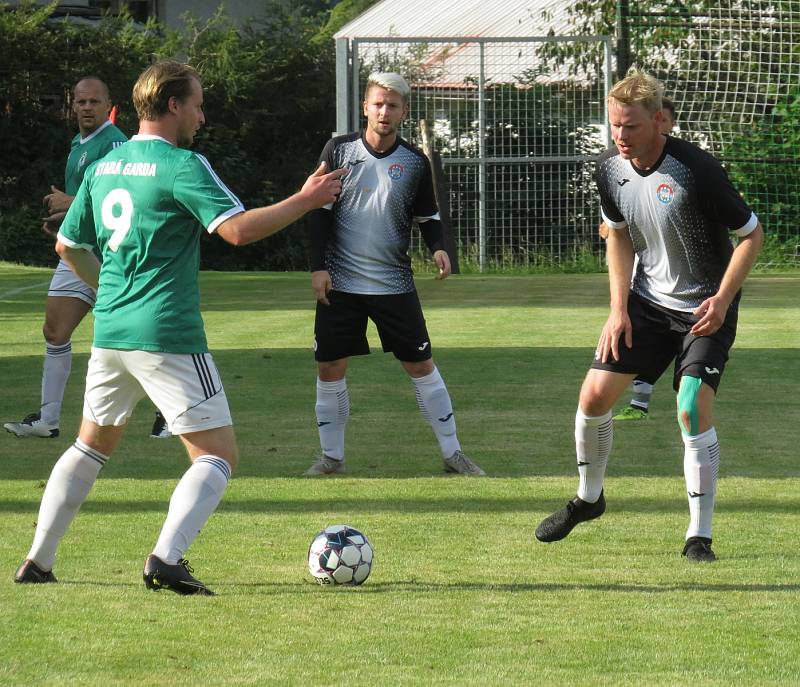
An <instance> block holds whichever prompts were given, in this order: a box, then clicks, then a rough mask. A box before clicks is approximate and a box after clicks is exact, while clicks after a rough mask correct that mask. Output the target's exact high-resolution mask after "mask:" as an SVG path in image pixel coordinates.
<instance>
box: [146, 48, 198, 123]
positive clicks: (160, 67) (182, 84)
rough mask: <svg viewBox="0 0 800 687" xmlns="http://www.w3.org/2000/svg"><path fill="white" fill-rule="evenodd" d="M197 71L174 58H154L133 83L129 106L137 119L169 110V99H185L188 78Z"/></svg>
mask: <svg viewBox="0 0 800 687" xmlns="http://www.w3.org/2000/svg"><path fill="white" fill-rule="evenodd" d="M193 79H194V80H196V81H197V82H198V83H199V82H200V75H199V74H198V73H197V71H196V70H195V69H194V67H190V66H189V65H188V64H182V63H181V62H176V61H175V60H161V61H160V62H154V63H153V64H151V65H150V66H149V67H148V68H147V69H145V70H144V71H143V72H142V73H141V74H140V75H139V78H138V79H136V83H135V84H134V85H133V106H134V107H135V108H136V114H137V115H139V119H140V120H144V121H155V120H157V119H160V118H161V117H163V116H164V115H165V114H167V112H169V99H170V98H177V99H178V100H185V99H186V98H187V97H188V96H189V95H190V94H191V92H192V80H193Z"/></svg>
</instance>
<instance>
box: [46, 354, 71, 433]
mask: <svg viewBox="0 0 800 687" xmlns="http://www.w3.org/2000/svg"><path fill="white" fill-rule="evenodd" d="M71 370H72V342H71V341H67V343H65V344H63V345H61V346H53V345H52V344H49V343H46V344H45V354H44V367H43V368H42V407H41V414H42V420H44V421H45V422H46V423H48V424H50V425H55V426H56V427H57V426H58V423H59V418H60V417H61V403H62V401H63V400H64V389H66V388H67V380H68V379H69V373H70V371H71Z"/></svg>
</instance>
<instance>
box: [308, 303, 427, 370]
mask: <svg viewBox="0 0 800 687" xmlns="http://www.w3.org/2000/svg"><path fill="white" fill-rule="evenodd" d="M328 300H329V301H330V305H323V304H322V303H319V302H318V303H317V316H316V320H315V322H314V358H315V359H316V360H318V361H320V362H327V361H331V360H339V359H340V358H349V357H350V356H352V355H366V354H368V353H369V343H368V342H367V318H369V319H371V320H372V321H373V322H374V323H375V326H376V327H377V328H378V336H380V338H381V345H382V346H383V350H384V352H385V353H393V354H394V357H395V358H397V359H398V360H401V361H403V362H409V363H416V362H420V361H422V360H429V359H430V358H431V355H432V353H431V342H430V339H429V337H428V330H427V328H426V327H425V318H424V317H423V315H422V306H421V305H420V302H419V297H418V296H417V292H416V291H409V292H408V293H399V294H389V295H385V296H370V295H363V294H357V293H345V292H344V291H331V292H330V293H328Z"/></svg>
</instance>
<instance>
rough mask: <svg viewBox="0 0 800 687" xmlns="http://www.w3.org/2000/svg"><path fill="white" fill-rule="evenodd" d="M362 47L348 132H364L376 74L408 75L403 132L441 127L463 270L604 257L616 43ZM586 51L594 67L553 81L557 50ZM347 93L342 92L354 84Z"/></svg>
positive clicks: (355, 49)
mask: <svg viewBox="0 0 800 687" xmlns="http://www.w3.org/2000/svg"><path fill="white" fill-rule="evenodd" d="M463 41H464V39H463V38H446V37H445V38H436V39H433V38H418V39H414V38H403V39H400V38H392V37H386V38H370V39H363V40H362V39H354V40H353V41H352V44H351V46H350V50H351V53H350V54H349V60H348V65H349V67H348V70H347V73H346V74H343V73H342V72H340V77H341V78H340V88H339V96H340V98H342V97H344V98H346V102H345V103H341V102H340V108H339V113H340V117H339V121H338V122H337V126H338V127H339V129H340V130H341V131H345V130H356V129H357V128H359V127H360V126H362V125H363V124H362V117H361V102H362V99H363V90H364V86H365V82H366V78H367V76H368V75H369V73H370V72H372V71H387V70H393V71H399V72H401V73H403V74H404V75H405V76H406V78H407V79H408V81H409V83H410V84H411V86H412V94H411V102H410V110H411V114H410V117H409V119H408V120H407V121H406V122H405V124H404V128H403V129H402V131H401V135H402V136H403V137H404V138H406V139H407V140H410V141H411V142H413V143H415V144H417V145H419V144H420V143H421V133H420V121H421V120H425V121H427V122H428V123H430V124H431V126H432V130H433V139H434V147H435V148H436V149H437V150H438V151H439V153H440V155H441V158H442V163H443V167H444V172H445V175H446V178H447V181H448V184H449V189H450V193H449V198H450V215H451V219H452V229H453V232H454V235H455V241H456V244H457V246H458V247H459V252H460V262H461V264H462V265H464V264H466V265H467V266H468V267H469V266H475V267H477V268H479V269H481V270H483V269H486V268H487V267H497V266H502V267H508V266H516V265H519V266H532V265H538V266H541V265H552V264H562V263H564V262H567V261H574V260H580V259H585V258H586V257H587V256H588V257H591V256H593V255H596V254H597V252H598V244H597V225H598V222H599V206H598V201H597V197H596V194H595V192H594V189H593V185H592V180H591V179H592V174H593V158H594V156H595V155H596V154H597V153H598V152H599V151H601V150H602V149H603V148H605V147H606V146H607V145H608V143H609V141H608V137H607V130H606V126H605V121H606V113H605V98H604V93H605V91H606V90H607V88H608V87H609V85H610V59H611V41H610V39H608V38H563V37H562V38H556V37H549V38H495V39H489V38H475V39H470V42H469V43H464V42H463ZM578 42H579V43H582V44H584V47H585V49H587V50H594V51H595V52H596V54H597V55H598V56H599V58H600V59H598V60H597V66H596V67H594V68H592V69H582V70H571V69H569V68H568V65H565V66H564V68H563V69H562V70H560V71H556V72H553V71H552V70H551V69H550V68H549V67H548V66H547V64H546V62H545V60H544V59H543V57H542V56H543V55H544V54H545V53H546V49H547V47H548V45H550V44H554V43H578ZM345 79H346V83H347V87H346V88H343V87H342V82H343V81H345Z"/></svg>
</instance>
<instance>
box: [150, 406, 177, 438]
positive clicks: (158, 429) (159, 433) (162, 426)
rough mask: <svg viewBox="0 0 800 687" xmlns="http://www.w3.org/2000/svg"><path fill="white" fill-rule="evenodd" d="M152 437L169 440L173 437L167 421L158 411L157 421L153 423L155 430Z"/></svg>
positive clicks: (151, 431) (152, 430)
mask: <svg viewBox="0 0 800 687" xmlns="http://www.w3.org/2000/svg"><path fill="white" fill-rule="evenodd" d="M150 436H151V437H152V438H153V439H169V438H170V437H171V436H172V432H170V431H169V427H167V419H166V418H165V417H164V416H163V415H162V414H161V412H160V411H158V410H157V411H156V419H155V420H154V421H153V429H151V430H150Z"/></svg>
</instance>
